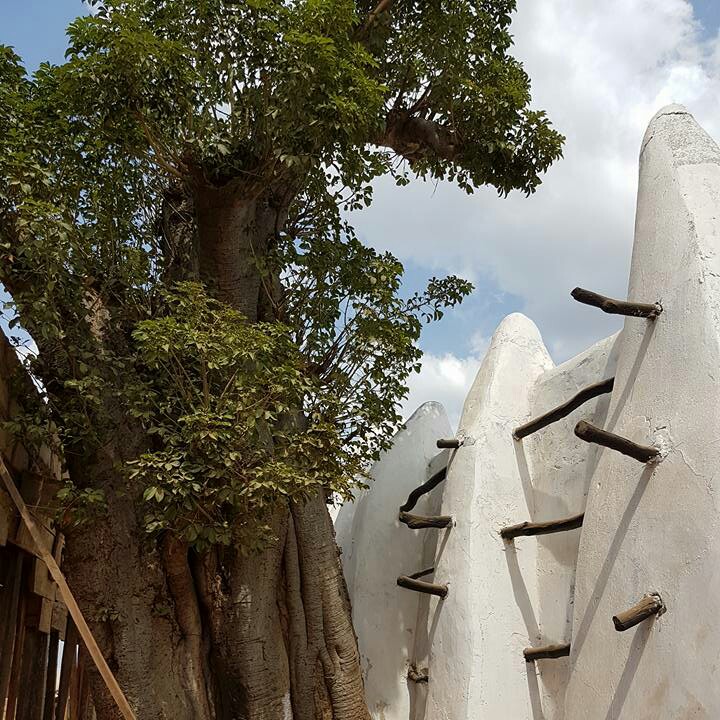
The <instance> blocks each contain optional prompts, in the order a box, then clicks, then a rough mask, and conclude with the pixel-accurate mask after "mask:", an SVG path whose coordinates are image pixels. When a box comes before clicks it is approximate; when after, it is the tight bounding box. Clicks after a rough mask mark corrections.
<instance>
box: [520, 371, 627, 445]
mask: <svg viewBox="0 0 720 720" xmlns="http://www.w3.org/2000/svg"><path fill="white" fill-rule="evenodd" d="M614 384H615V378H614V377H611V378H608V379H607V380H603V381H602V382H599V383H595V385H589V386H588V387H586V388H583V389H582V390H581V391H580V392H579V393H578V394H577V395H575V396H573V397H571V398H570V399H569V400H568V401H567V402H564V403H563V404H562V405H558V406H557V407H556V408H554V409H553V410H550V411H549V412H546V413H545V414H544V415H541V416H540V417H538V418H535V419H534V420H531V421H530V422H528V423H525V425H521V426H520V427H518V428H515V430H514V431H513V437H514V438H515V439H516V440H522V438H524V437H527V436H528V435H532V433H534V432H537V431H538V430H541V429H542V428H544V427H547V426H548V425H550V424H551V423H554V422H557V421H558V420H561V419H562V418H564V417H566V416H567V415H569V414H570V413H571V412H572V411H573V410H576V409H577V408H579V407H580V406H581V405H584V404H585V403H586V402H588V400H592V399H593V398H596V397H598V396H599V395H605V394H607V393H609V392H612V389H613V385H614Z"/></svg>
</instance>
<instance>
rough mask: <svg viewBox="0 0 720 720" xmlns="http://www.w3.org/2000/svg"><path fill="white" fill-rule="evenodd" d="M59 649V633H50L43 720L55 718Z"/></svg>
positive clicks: (55, 631)
mask: <svg viewBox="0 0 720 720" xmlns="http://www.w3.org/2000/svg"><path fill="white" fill-rule="evenodd" d="M59 648H60V633H59V632H58V631H57V630H52V631H51V632H50V647H49V648H48V662H47V677H46V678H45V707H44V708H43V715H42V718H43V720H53V718H54V717H55V688H56V686H57V679H58V676H57V671H58V651H59Z"/></svg>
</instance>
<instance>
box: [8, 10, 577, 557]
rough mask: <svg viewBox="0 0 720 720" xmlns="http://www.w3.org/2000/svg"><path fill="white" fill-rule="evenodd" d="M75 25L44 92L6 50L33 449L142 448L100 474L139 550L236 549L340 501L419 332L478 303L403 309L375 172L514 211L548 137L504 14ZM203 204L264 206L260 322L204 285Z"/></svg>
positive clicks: (378, 438)
mask: <svg viewBox="0 0 720 720" xmlns="http://www.w3.org/2000/svg"><path fill="white" fill-rule="evenodd" d="M91 5H93V6H94V10H95V12H94V14H93V15H91V16H88V17H83V18H79V19H78V20H76V21H75V22H74V23H73V24H72V25H71V26H70V28H69V31H68V32H69V39H70V47H69V50H68V52H67V61H66V62H65V63H64V64H62V65H60V66H52V65H47V64H46V65H43V66H41V67H40V69H39V70H38V71H37V72H36V73H35V74H34V76H33V77H31V78H29V77H27V75H26V74H25V71H24V69H23V68H22V64H21V61H20V59H19V58H18V57H17V56H16V55H15V53H14V52H13V51H12V50H11V49H10V48H7V47H5V48H0V248H1V250H2V257H1V258H0V280H1V281H2V282H3V283H4V284H5V286H6V287H7V288H8V290H9V292H10V293H11V295H12V298H13V312H14V313H15V314H16V318H17V321H18V322H20V323H21V324H22V325H23V326H24V327H25V328H27V330H28V331H29V332H30V333H31V335H32V337H33V338H34V339H35V341H36V342H37V345H38V349H39V353H38V356H37V357H36V358H33V359H32V360H31V361H30V363H31V366H32V371H33V372H34V373H35V374H36V376H37V377H38V378H39V379H40V380H41V382H42V387H43V390H42V392H43V394H44V398H45V401H46V402H45V403H43V405H42V408H41V410H42V412H41V413H40V414H39V415H38V413H37V412H35V413H34V414H33V417H32V418H30V419H29V420H28V423H29V424H30V426H32V427H34V428H35V429H36V431H37V428H38V427H39V426H42V427H47V428H50V427H52V428H53V432H57V433H59V439H60V441H61V443H62V447H63V451H64V452H65V453H66V454H79V455H82V454H83V453H88V452H90V450H89V449H91V448H92V449H94V450H96V451H97V450H98V449H101V448H102V447H103V444H104V443H105V442H106V438H107V437H108V435H113V434H117V428H118V427H120V426H125V425H126V424H127V423H128V422H132V423H134V424H135V425H134V426H136V427H140V428H142V431H143V433H142V434H143V438H144V439H143V440H142V441H141V442H139V443H129V444H128V445H127V447H126V448H123V451H122V453H121V456H120V457H115V458H114V461H115V462H116V463H117V462H119V463H121V464H123V465H124V466H125V467H126V469H127V473H128V477H129V478H130V479H131V480H133V481H134V482H135V483H139V487H140V489H141V490H142V500H141V502H142V503H144V506H145V510H146V529H147V530H148V531H149V532H153V533H157V532H161V531H164V530H168V529H172V530H174V531H176V532H177V533H179V534H180V535H181V536H182V537H184V538H185V539H186V540H187V541H188V542H189V543H191V544H194V545H196V547H199V548H202V547H207V546H208V545H210V544H213V543H216V542H222V543H230V542H231V540H232V539H233V538H240V540H241V541H242V542H244V543H246V544H248V545H252V544H253V543H255V542H257V541H258V538H260V537H261V534H258V532H257V531H258V527H257V522H254V521H251V520H249V518H258V517H259V518H260V521H259V522H261V521H262V518H263V514H262V510H263V509H264V508H267V507H269V506H271V505H272V504H273V503H274V502H277V500H278V498H295V497H301V496H304V495H307V494H309V493H311V492H314V491H316V490H317V489H319V488H324V489H329V490H332V491H337V492H340V493H344V494H347V492H349V489H350V488H351V487H352V485H353V483H354V482H355V479H356V478H357V476H358V474H359V473H361V472H362V471H363V469H364V468H366V467H367V464H368V463H369V462H370V461H371V460H372V459H374V458H376V457H377V455H378V452H379V451H380V450H381V449H382V448H384V447H386V446H387V443H388V442H389V439H390V437H391V435H392V431H393V429H394V428H396V427H397V425H398V423H399V422H400V417H399V415H398V411H397V403H398V402H399V400H400V399H401V398H402V397H403V395H404V394H405V393H406V392H407V377H408V374H409V373H410V372H411V371H412V370H417V369H418V367H419V360H420V357H421V353H420V351H419V349H418V345H417V342H418V338H419V336H420V332H421V327H422V324H423V323H424V322H426V321H430V320H436V319H439V318H440V317H441V316H442V313H443V310H444V309H445V308H447V307H449V306H453V305H455V304H457V303H458V302H460V301H461V300H462V298H463V297H464V296H465V295H466V294H467V293H468V292H469V291H470V289H471V287H470V285H469V284H468V283H466V282H464V281H462V280H461V279H459V278H456V277H449V278H441V279H438V278H434V279H432V280H431V281H430V283H429V284H428V286H427V289H426V290H425V291H424V292H421V293H418V294H416V295H413V296H407V294H404V293H403V291H402V273H403V268H402V265H401V264H400V263H399V262H398V260H397V259H396V258H394V257H392V256H391V255H390V254H388V253H381V252H377V251H375V250H372V249H370V248H367V247H365V246H363V245H362V243H360V242H359V240H358V239H357V237H356V236H355V233H354V231H353V228H352V227H351V226H350V225H349V224H348V222H347V220H346V212H347V211H348V210H357V209H361V208H362V207H365V206H366V205H368V204H369V203H370V202H371V199H372V189H371V183H372V181H373V180H374V179H375V178H377V177H379V176H381V175H384V174H390V175H392V176H394V177H395V178H396V180H397V182H398V183H401V184H402V183H406V182H408V181H409V180H410V179H411V178H413V177H420V178H429V179H434V180H451V181H454V182H456V183H458V184H459V185H460V186H461V187H463V188H464V189H466V190H467V191H468V192H471V191H473V190H474V189H475V188H477V187H480V186H483V185H488V184H489V185H492V186H494V187H496V188H497V190H498V192H499V193H500V194H503V195H505V194H508V193H509V192H511V191H513V190H517V191H521V192H524V193H532V192H533V191H535V189H536V188H537V186H538V184H539V183H540V179H541V175H542V173H543V172H544V171H545V170H546V169H547V168H548V167H549V165H550V164H551V163H552V162H553V161H554V160H556V159H557V158H558V157H560V155H561V147H562V140H563V138H562V136H561V135H560V134H559V133H557V131H555V130H554V129H553V128H552V127H551V125H550V123H549V121H548V119H547V118H546V116H545V114H544V113H543V112H542V111H538V110H533V109H531V108H530V83H529V79H528V77H527V75H526V73H525V72H524V70H523V68H522V66H521V64H520V63H519V62H518V61H517V60H515V59H514V58H513V57H512V56H511V55H510V54H509V51H510V48H511V44H512V39H511V36H510V32H509V27H510V22H511V13H512V11H513V10H514V6H515V3H514V0H480V1H475V2H472V1H469V0H468V1H464V0H463V1H460V0H453V1H448V0H444V1H443V0H430V1H426V0H423V1H421V2H405V1H403V0H396V1H393V0H380V2H378V3H377V4H375V3H374V2H364V0H358V1H357V2H352V1H350V0H302V1H301V0H296V1H288V0H246V1H244V2H238V1H235V0H172V1H170V0H126V1H116V0H107V1H106V2H92V3H91ZM208 188H210V189H212V192H213V193H215V194H214V195H213V198H214V199H212V201H209V202H207V203H206V204H205V206H203V202H204V199H205V198H206V196H207V195H208V193H207V189H208ZM203 193H205V194H203ZM218 193H220V194H222V197H223V198H224V200H225V201H226V203H227V204H230V205H233V204H234V205H235V206H238V207H239V206H242V205H243V204H250V203H252V202H256V201H257V200H258V198H270V199H266V200H265V202H266V203H267V204H269V205H271V206H272V207H273V208H281V210H278V211H277V212H275V214H274V215H273V220H272V222H271V223H270V224H269V226H268V230H267V236H268V237H269V238H270V240H269V241H268V242H267V243H266V244H264V245H262V247H260V246H257V245H256V246H254V250H255V251H256V252H255V251H254V252H253V257H252V264H253V269H254V272H256V273H257V276H258V278H259V279H258V282H259V283H260V285H261V286H264V287H265V289H266V291H267V292H266V293H265V294H264V295H263V297H265V298H266V300H265V301H266V304H267V306H268V307H267V308H266V311H264V312H263V313H261V315H262V316H261V317H252V316H251V312H249V311H248V309H247V307H245V306H244V305H243V304H242V303H239V302H234V301H233V296H232V294H231V293H230V291H227V292H225V291H224V290H223V287H224V286H223V284H222V281H221V282H220V283H219V285H218V286H215V285H214V284H213V280H212V277H211V275H212V273H209V272H208V270H207V267H208V266H207V262H208V261H207V258H208V256H209V254H208V253H207V252H206V248H205V247H204V246H203V241H202V237H203V233H202V232H199V231H198V223H199V222H200V221H199V217H200V215H199V213H200V211H199V210H198V208H199V207H205V210H203V212H205V214H206V215H207V216H210V217H211V218H212V217H214V213H215V211H216V209H217V207H218V206H217V197H216V196H219V195H218ZM253 222H256V221H253ZM213 262H215V263H216V264H217V263H218V262H219V261H218V260H217V258H215V259H214V260H213ZM217 287H219V288H220V290H219V291H218V289H217ZM228 287H229V286H228ZM229 293H230V294H229ZM253 311H254V309H253ZM255 321H258V322H255ZM298 408H301V409H302V422H299V421H294V422H289V421H288V419H287V418H288V413H289V412H290V411H291V410H292V409H296V410H297V409H298ZM128 418H131V420H128ZM16 424H17V423H16ZM26 430H27V428H26ZM133 487H135V485H133ZM101 490H102V488H100V489H98V488H96V487H94V486H93V485H92V481H91V480H87V479H81V478H78V477H73V476H72V474H71V477H70V480H69V483H68V486H67V487H66V488H65V490H64V491H63V493H62V498H63V500H64V501H65V504H66V506H67V507H68V508H70V509H71V510H73V512H74V513H75V516H76V517H81V516H83V513H82V512H81V508H83V507H85V506H86V505H87V504H88V498H90V499H91V500H92V501H93V502H94V503H95V504H97V505H98V506H99V507H100V508H101V506H102V501H101V499H100V500H98V497H100V498H101V494H100V495H98V494H97V493H98V492H99V491H101Z"/></svg>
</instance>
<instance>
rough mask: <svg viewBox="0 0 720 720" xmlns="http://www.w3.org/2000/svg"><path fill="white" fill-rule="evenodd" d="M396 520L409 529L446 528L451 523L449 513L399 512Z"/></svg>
mask: <svg viewBox="0 0 720 720" xmlns="http://www.w3.org/2000/svg"><path fill="white" fill-rule="evenodd" d="M398 520H400V522H401V523H404V524H405V525H407V526H408V527H409V528H410V529H411V530H421V529H422V528H446V527H448V526H449V525H451V524H452V516H450V515H411V514H410V513H406V512H401V513H400V514H399V515H398Z"/></svg>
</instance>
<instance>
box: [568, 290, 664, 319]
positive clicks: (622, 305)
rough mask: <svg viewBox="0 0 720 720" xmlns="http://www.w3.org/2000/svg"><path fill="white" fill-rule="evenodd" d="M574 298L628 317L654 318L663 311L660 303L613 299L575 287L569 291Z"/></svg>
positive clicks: (608, 311) (612, 313) (613, 313)
mask: <svg viewBox="0 0 720 720" xmlns="http://www.w3.org/2000/svg"><path fill="white" fill-rule="evenodd" d="M570 294H571V295H572V296H573V298H575V300H577V301H578V302H581V303H583V304H584V305H592V306H593V307H596V308H600V309H601V310H602V311H603V312H606V313H610V314H611V315H629V316H630V317H643V318H647V319H648V320H655V319H656V318H657V316H658V315H660V313H661V312H662V311H663V308H662V305H661V304H660V303H634V302H626V301H625V300H613V299H612V298H609V297H605V296H604V295H598V293H594V292H592V291H590V290H584V289H583V288H580V287H576V288H575V289H574V290H573V291H572V292H571V293H570Z"/></svg>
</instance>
